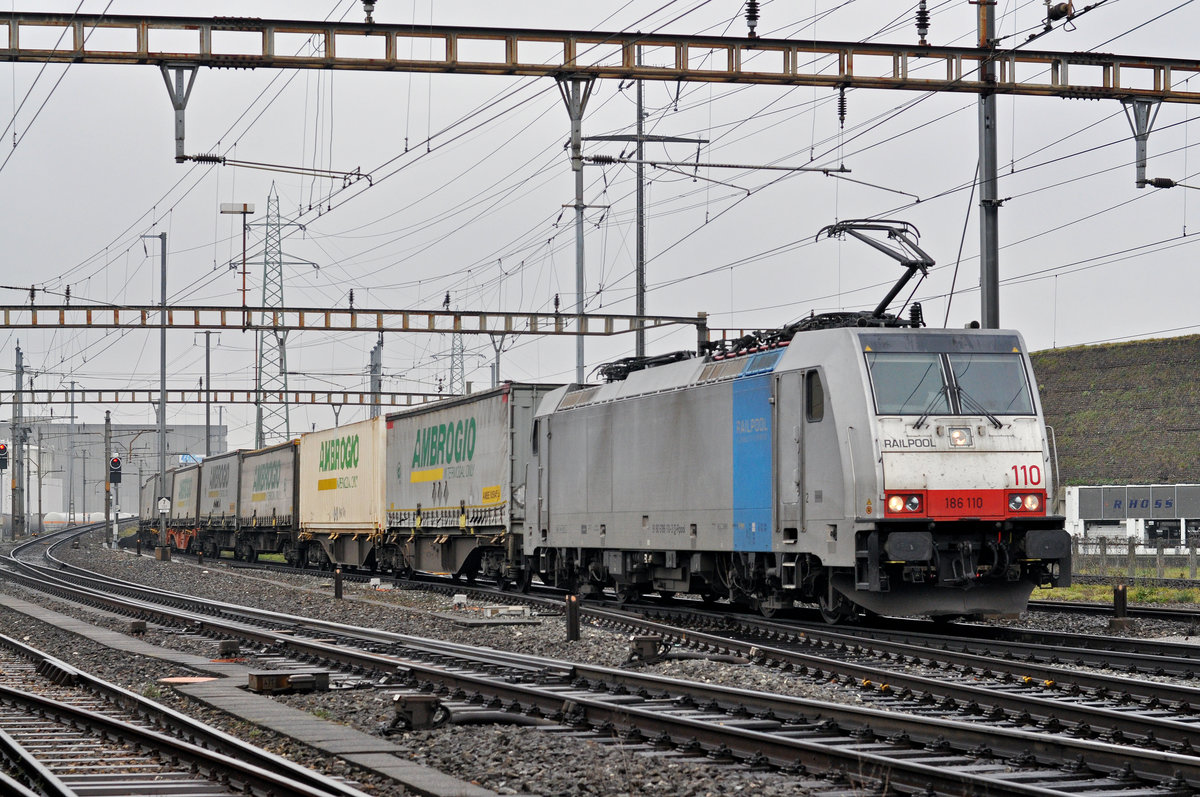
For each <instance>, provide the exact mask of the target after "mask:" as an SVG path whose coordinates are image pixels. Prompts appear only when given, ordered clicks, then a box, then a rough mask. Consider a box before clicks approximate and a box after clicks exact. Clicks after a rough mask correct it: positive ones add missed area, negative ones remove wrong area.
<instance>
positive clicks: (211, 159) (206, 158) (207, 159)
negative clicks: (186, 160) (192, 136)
mask: <svg viewBox="0 0 1200 797" xmlns="http://www.w3.org/2000/svg"><path fill="white" fill-rule="evenodd" d="M192 160H194V161H195V162H196V163H224V162H225V159H224V158H223V157H221V156H220V155H193V156H192Z"/></svg>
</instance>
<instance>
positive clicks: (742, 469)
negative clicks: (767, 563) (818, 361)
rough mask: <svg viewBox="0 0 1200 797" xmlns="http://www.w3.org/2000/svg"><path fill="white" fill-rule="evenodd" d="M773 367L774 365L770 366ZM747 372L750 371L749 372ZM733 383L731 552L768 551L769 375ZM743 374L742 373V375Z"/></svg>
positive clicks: (769, 525)
mask: <svg viewBox="0 0 1200 797" xmlns="http://www.w3.org/2000/svg"><path fill="white" fill-rule="evenodd" d="M771 365H774V362H772V363H771ZM748 370H749V369H748ZM769 371H770V369H768V373H764V374H761V375H757V376H749V377H742V378H740V379H738V380H736V381H735V382H734V383H733V549H734V550H735V551H770V550H771V529H772V523H771V374H770V373H769ZM743 373H744V372H743Z"/></svg>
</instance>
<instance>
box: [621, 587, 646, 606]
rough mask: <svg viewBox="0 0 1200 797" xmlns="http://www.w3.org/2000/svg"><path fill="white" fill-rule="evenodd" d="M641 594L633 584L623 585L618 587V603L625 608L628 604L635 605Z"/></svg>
mask: <svg viewBox="0 0 1200 797" xmlns="http://www.w3.org/2000/svg"><path fill="white" fill-rule="evenodd" d="M640 597H641V593H640V592H639V591H638V588H637V587H636V586H634V585H633V584H621V585H618V586H617V603H619V604H621V605H622V606H624V605H625V604H627V603H635V602H636V601H637V599H638V598H640Z"/></svg>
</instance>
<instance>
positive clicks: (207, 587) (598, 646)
mask: <svg viewBox="0 0 1200 797" xmlns="http://www.w3.org/2000/svg"><path fill="white" fill-rule="evenodd" d="M63 558H65V559H68V560H69V561H73V562H75V563H78V564H80V565H81V566H85V567H88V568H89V569H92V570H96V571H98V572H102V573H106V574H108V575H111V576H114V577H118V578H123V579H127V580H130V581H137V582H139V583H144V584H147V585H150V586H158V587H161V588H164V589H174V590H180V591H184V592H188V593H190V594H193V595H197V596H200V597H207V598H210V599H212V600H220V601H224V602H229V603H238V604H245V605H249V606H256V607H261V608H270V609H275V610H279V609H281V608H284V609H285V610H286V611H288V612H289V613H292V614H297V615H304V616H310V617H317V618H321V619H324V620H329V621H334V622H340V623H343V624H348V625H360V626H370V627H374V628H380V629H385V630H388V631H393V632H396V633H402V634H411V635H417V636H426V637H432V638H440V639H451V640H453V641H455V642H458V643H461V644H466V645H471V646H476V647H488V648H493V649H496V650H509V651H519V652H522V653H528V654H534V655H539V656H550V657H554V658H558V659H563V660H568V661H578V662H587V663H592V664H601V665H606V666H617V665H619V664H621V663H622V662H623V661H625V659H626V657H627V654H628V642H627V640H626V639H625V638H624V637H623V636H621V635H619V634H615V633H612V632H609V631H606V630H602V629H597V628H592V627H589V626H587V625H586V624H585V625H584V627H583V628H582V634H581V636H582V638H581V639H580V640H578V641H575V642H567V641H566V639H565V629H564V627H563V622H562V620H561V619H560V618H553V617H548V618H543V620H542V624H541V625H538V626H530V625H524V626H498V627H491V628H463V627H461V626H458V625H456V624H454V623H452V622H450V621H447V620H444V619H442V618H439V617H435V616H433V612H443V611H451V610H452V608H453V607H452V605H451V599H450V598H448V597H446V596H444V595H439V594H433V593H427V592H420V591H415V590H391V591H379V590H374V589H371V588H370V587H369V586H367V585H364V584H359V583H354V582H349V581H347V582H346V583H345V585H344V595H345V597H346V598H347V600H342V601H337V600H334V599H333V597H332V590H331V588H330V587H329V586H328V585H326V584H322V582H317V581H314V579H311V578H309V577H305V576H301V575H291V574H282V575H278V574H265V575H264V574H263V573H261V572H258V573H255V572H237V571H231V570H229V569H228V568H224V567H208V568H203V567H198V566H196V565H195V564H194V563H192V562H190V560H189V561H185V560H180V559H177V560H176V561H173V562H169V563H162V562H156V561H154V560H153V559H151V558H150V557H141V558H139V557H136V556H133V555H131V554H129V553H127V552H125V551H113V550H109V549H106V548H103V547H101V546H100V545H99V541H98V540H92V539H90V538H85V540H84V542H83V544H82V546H81V548H79V549H77V550H68V551H66V552H65V553H64V555H63ZM0 589H4V590H6V591H10V592H12V593H13V594H18V595H19V596H20V597H23V598H25V599H27V600H33V601H34V602H37V603H41V604H45V605H50V606H51V607H52V608H55V609H56V610H58V611H61V612H63V613H64V614H69V615H72V616H81V617H85V618H86V619H88V620H89V621H90V622H93V623H95V624H97V625H104V626H106V627H110V628H113V629H115V630H122V631H123V630H124V629H125V627H126V625H127V623H128V620H126V619H123V618H117V617H113V616H111V615H104V614H99V613H95V612H89V611H87V610H81V609H78V608H74V607H69V606H65V605H62V604H57V602H54V601H51V600H47V599H46V598H45V597H44V596H41V595H37V596H32V595H30V594H28V593H25V591H24V590H21V589H20V588H18V587H14V586H13V585H11V584H5V583H3V582H0ZM1012 624H1020V625H1024V626H1032V627H1038V628H1042V629H1049V630H1061V631H1070V632H1078V633H1107V621H1106V620H1105V619H1104V618H1094V617H1084V616H1071V615H1058V614H1046V613H1039V612H1031V613H1029V614H1027V615H1025V616H1023V617H1022V618H1021V619H1020V620H1018V621H1012ZM0 633H4V634H6V635H9V636H14V637H17V638H22V639H25V640H27V641H31V642H33V643H34V644H36V645H38V646H39V647H41V648H43V649H45V650H48V651H49V652H51V653H53V654H54V655H56V656H59V657H60V658H63V659H64V660H66V661H69V662H71V663H73V664H75V665H77V666H79V667H81V668H82V669H86V670H89V671H91V672H95V673H97V674H99V675H101V676H102V677H104V678H106V679H108V680H110V681H113V682H114V683H118V684H121V685H122V686H125V687H126V688H129V689H131V690H133V691H137V692H140V693H143V694H147V695H151V696H154V697H156V698H157V699H159V700H160V701H162V702H164V703H167V704H168V705H170V706H171V707H172V708H175V709H177V710H180V711H184V712H186V713H189V714H192V715H194V716H197V717H199V718H200V719H203V720H204V721H205V722H209V723H211V724H214V725H216V726H217V727H220V728H222V729H223V730H225V731H227V732H229V733H232V734H234V735H237V736H240V737H242V738H248V739H251V740H253V741H254V742H255V743H256V744H259V745H260V746H262V747H264V748H266V749H268V750H271V751H272V752H276V753H279V754H281V755H285V756H287V757H289V758H291V759H293V760H296V761H300V762H303V763H305V764H307V765H309V766H313V767H314V768H318V769H323V770H325V771H327V772H332V773H334V774H346V772H345V769H344V768H343V767H342V765H341V763H340V762H338V761H337V760H319V759H317V758H316V757H315V756H314V755H313V754H312V753H311V751H307V750H306V749H304V748H303V747H302V746H301V745H297V744H295V743H292V742H290V741H289V740H287V739H286V738H282V737H277V736H275V735H274V734H272V733H269V732H264V731H263V730H262V729H259V728H255V727H250V726H247V725H245V724H244V723H240V722H238V721H234V720H231V719H229V718H228V717H226V716H225V715H220V714H218V713H217V712H213V711H211V710H207V709H204V708H203V707H200V706H197V705H196V704H194V703H191V702H190V701H188V700H186V699H185V698H181V697H180V696H179V695H178V694H176V693H175V692H173V691H172V690H169V689H164V688H161V687H159V686H158V685H157V681H158V679H160V678H164V677H167V676H176V675H185V674H188V673H186V672H184V671H182V670H181V669H180V668H178V667H174V666H172V665H167V664H164V663H162V662H158V661H154V660H149V659H143V658H141V657H136V656H135V657H132V658H131V657H129V656H128V655H126V654H118V653H115V652H113V651H110V650H108V649H107V648H103V647H100V646H99V645H96V644H94V643H91V642H88V641H87V640H82V639H80V638H79V637H75V636H73V635H70V634H66V633H64V632H62V631H59V630H57V629H53V628H49V627H47V626H46V625H44V624H41V623H38V622H36V621H33V620H30V619H28V618H25V617H24V616H22V615H18V614H16V613H14V612H10V611H6V610H0ZM1129 633H1132V634H1134V635H1138V636H1150V637H1159V636H1165V635H1170V634H1182V633H1184V629H1181V628H1180V627H1178V625H1173V624H1170V623H1159V622H1140V623H1139V624H1138V626H1137V628H1136V630H1135V631H1133V632H1129ZM145 640H146V641H147V642H150V643H151V644H157V645H163V646H167V647H173V648H179V649H184V650H187V651H189V652H197V653H202V654H205V655H212V653H213V649H214V646H215V643H214V642H213V641H212V640H207V639H203V638H198V637H194V636H190V635H183V634H179V633H173V632H164V631H162V630H159V629H155V628H153V627H151V629H150V630H149V631H148V633H147V634H146V636H145ZM646 670H647V671H650V672H658V673H661V674H664V675H670V676H674V677H686V678H690V679H693V680H697V681H705V682H712V683H723V684H729V685H733V686H737V687H740V688H746V689H758V690H763V691H771V692H776V693H780V694H788V695H795V696H799V697H806V698H812V699H817V700H828V701H833V702H849V703H856V702H859V701H860V697H859V696H858V694H857V690H855V689H851V688H845V687H841V686H839V685H836V684H830V683H813V682H811V681H809V680H807V679H801V678H797V677H794V676H788V675H782V674H778V673H775V672H772V671H770V670H766V669H763V668H759V667H754V666H744V665H732V664H726V663H719V662H712V661H703V660H683V661H671V662H664V663H661V664H658V665H654V666H652V667H648V668H646ZM277 699H279V700H281V701H283V702H285V703H287V704H288V705H291V706H293V707H296V708H300V709H303V710H306V711H309V712H311V713H314V714H315V715H317V716H320V717H323V718H326V719H329V720H331V721H335V722H341V723H345V724H348V725H351V726H353V727H355V728H358V729H360V730H362V731H365V732H368V733H371V732H376V731H377V730H378V729H379V728H380V727H381V726H382V725H384V724H386V723H387V721H388V720H390V719H391V716H392V711H391V700H390V695H389V694H388V693H387V692H386V691H384V690H375V689H356V690H339V691H330V692H323V693H311V694H297V695H283V696H279V697H278V698H277ZM390 740H391V741H392V742H393V743H395V744H396V745H397V746H399V747H401V748H402V749H403V751H404V754H405V755H407V756H409V758H410V759H412V760H413V761H417V762H420V763H423V764H426V765H428V766H432V767H435V768H437V769H440V770H442V771H444V772H447V773H450V774H453V775H455V776H456V777H459V778H462V779H464V780H467V781H471V782H474V783H477V784H479V785H481V786H484V787H485V788H488V789H492V790H494V791H496V792H499V793H501V794H525V793H536V794H544V795H624V794H645V795H672V796H673V797H674V796H675V795H733V794H740V793H743V792H746V793H754V794H756V795H763V797H774V795H785V794H786V795H796V794H803V793H804V792H803V791H798V790H797V783H796V780H795V777H794V776H789V775H783V774H779V773H772V772H753V771H749V770H747V769H745V768H742V767H730V766H718V765H715V764H711V763H705V762H703V761H700V762H697V761H692V760H688V759H682V758H674V757H663V756H645V755H640V754H638V753H636V752H633V751H630V750H629V749H627V748H621V747H620V746H610V745H606V744H603V743H601V742H598V741H596V740H594V739H578V738H573V737H570V736H566V735H561V734H554V733H547V732H544V731H539V730H536V729H529V728H517V727H511V726H449V727H446V728H442V729H437V730H434V731H419V732H409V733H404V734H397V735H393V736H391V737H390ZM350 776H351V777H353V778H354V779H356V780H360V781H361V782H363V786H364V789H366V790H369V791H372V792H373V793H378V794H389V795H390V794H403V793H404V792H403V790H401V789H399V788H398V787H396V786H395V785H394V784H391V783H390V782H389V783H378V782H373V781H370V780H369V779H364V778H363V776H362V774H361V773H357V772H356V773H350Z"/></svg>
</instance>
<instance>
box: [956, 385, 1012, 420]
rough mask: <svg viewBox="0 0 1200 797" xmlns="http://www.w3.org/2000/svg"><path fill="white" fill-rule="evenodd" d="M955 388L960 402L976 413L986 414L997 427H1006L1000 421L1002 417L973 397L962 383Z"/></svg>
mask: <svg viewBox="0 0 1200 797" xmlns="http://www.w3.org/2000/svg"><path fill="white" fill-rule="evenodd" d="M954 390H955V392H956V393H957V394H958V402H959V404H961V405H963V406H964V407H966V408H967V409H969V410H971V411H972V412H974V413H977V414H979V415H982V416H984V417H985V418H987V419H988V420H989V421H991V424H992V426H995V427H996V428H997V429H1002V428H1004V424H1002V423H1000V419H999V418H997V417H996V416H995V415H993V414H992V413H990V412H988V411H987V409H986V408H985V407H984V406H983V405H982V404H980V403H979V402H978V401H976V400H975V399H974V398H972V397H971V394H970V393H968V392H967V391H966V390H964V389H963V386H962V385H955V386H954Z"/></svg>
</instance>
